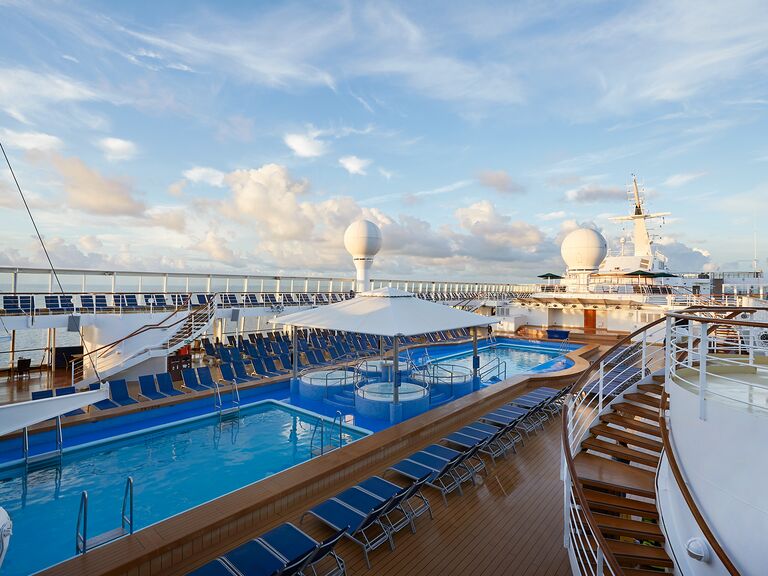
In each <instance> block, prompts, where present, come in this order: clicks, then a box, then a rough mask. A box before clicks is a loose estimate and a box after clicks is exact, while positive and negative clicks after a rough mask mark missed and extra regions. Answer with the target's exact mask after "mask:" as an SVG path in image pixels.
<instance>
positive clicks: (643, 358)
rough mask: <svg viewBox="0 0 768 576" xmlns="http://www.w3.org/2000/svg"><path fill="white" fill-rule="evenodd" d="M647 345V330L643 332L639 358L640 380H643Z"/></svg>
mask: <svg viewBox="0 0 768 576" xmlns="http://www.w3.org/2000/svg"><path fill="white" fill-rule="evenodd" d="M647 344H648V330H643V344H642V348H641V351H642V352H641V356H640V378H641V379H642V378H645V362H646V360H647V357H648V353H647Z"/></svg>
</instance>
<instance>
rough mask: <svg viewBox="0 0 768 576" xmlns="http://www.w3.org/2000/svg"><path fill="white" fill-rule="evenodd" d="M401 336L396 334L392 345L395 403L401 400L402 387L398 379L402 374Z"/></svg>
mask: <svg viewBox="0 0 768 576" xmlns="http://www.w3.org/2000/svg"><path fill="white" fill-rule="evenodd" d="M399 348H400V337H399V336H395V345H394V346H393V347H392V387H393V388H394V390H393V401H394V403H395V404H397V403H398V402H400V389H399V382H398V380H399V379H400V378H399V375H400V366H399V361H400V351H399Z"/></svg>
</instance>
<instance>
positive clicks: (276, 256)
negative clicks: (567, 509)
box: [0, 0, 768, 280]
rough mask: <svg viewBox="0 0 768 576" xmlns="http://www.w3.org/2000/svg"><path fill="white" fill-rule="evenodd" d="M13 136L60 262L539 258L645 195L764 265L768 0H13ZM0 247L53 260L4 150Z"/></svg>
mask: <svg viewBox="0 0 768 576" xmlns="http://www.w3.org/2000/svg"><path fill="white" fill-rule="evenodd" d="M0 20H1V21H2V22H3V23H4V26H3V29H4V33H3V35H2V36H1V37H0V139H2V142H3V144H4V146H5V147H6V149H7V151H8V152H9V154H10V156H11V158H12V161H13V162H14V163H15V165H16V169H17V173H18V176H19V177H20V180H21V183H22V185H23V187H24V188H25V190H26V191H27V192H28V195H29V198H30V200H31V204H32V209H33V211H34V214H35V216H36V218H37V220H38V223H39V225H40V227H41V229H42V231H43V233H44V235H45V237H46V240H47V242H48V244H49V247H50V249H51V252H52V255H53V257H54V262H55V264H57V265H59V266H62V267H108V268H116V269H146V270H163V269H189V270H195V271H201V270H202V271H220V272H226V271H240V272H249V273H254V274H259V273H266V274H272V273H301V274H305V273H312V274H339V273H342V274H349V273H351V270H352V267H351V262H350V261H349V257H348V255H346V253H345V252H344V250H343V246H342V234H343V231H344V228H345V227H346V225H347V224H348V223H349V222H351V221H352V220H354V219H355V218H357V217H360V216H365V217H367V218H369V219H372V220H374V221H376V222H377V223H378V224H379V225H380V226H381V227H382V229H383V233H384V248H383V250H382V253H381V254H380V256H379V258H377V261H376V264H375V269H374V270H375V275H378V276H395V277H419V278H445V279H452V278H477V279H505V280H526V279H530V278H531V277H532V276H535V275H536V274H540V273H542V272H546V271H550V270H555V271H557V270H560V269H562V266H563V264H562V261H561V260H560V257H559V251H558V243H559V241H560V239H561V238H562V236H563V235H564V234H565V233H567V232H568V231H570V230H571V229H573V228H574V227H576V226H578V225H583V224H587V225H593V226H597V227H598V228H600V229H601V230H603V231H604V232H605V234H606V236H607V237H608V238H609V241H611V242H613V243H615V242H616V239H617V237H618V235H619V234H620V232H621V229H620V228H618V227H617V226H616V225H615V224H613V223H611V222H610V221H609V220H608V219H607V217H608V216H609V215H614V214H623V213H625V212H626V211H627V209H628V205H627V198H626V193H625V190H626V186H627V184H628V183H629V181H630V178H631V174H632V173H637V174H638V176H639V178H640V181H641V182H642V183H643V184H644V186H645V188H646V191H647V197H648V205H649V207H650V209H652V210H654V211H662V210H663V211H670V212H672V213H673V215H672V217H670V218H667V220H666V224H665V226H664V227H663V229H662V230H659V231H658V232H659V233H660V234H661V237H660V238H659V244H660V246H659V248H660V249H661V250H662V251H663V252H664V253H665V254H667V256H669V258H670V264H671V266H672V268H674V269H678V270H681V269H700V268H702V267H706V268H708V269H716V268H724V269H734V268H740V269H748V268H749V267H750V266H751V258H752V250H753V231H754V230H757V232H758V257H759V259H760V262H761V265H762V264H764V263H765V256H766V254H765V249H766V247H768V241H766V240H764V239H763V238H761V237H760V233H761V227H762V223H763V222H762V219H763V215H764V214H766V211H767V210H768V175H767V173H768V138H766V136H765V135H766V134H767V133H768V122H767V121H766V110H767V109H768V4H766V3H765V2H760V1H754V2H753V1H743V2H741V1H737V2H728V3H700V2H673V1H659V2H623V3H622V2H600V1H593V2H586V3H579V4H575V3H570V2H540V1H535V2H512V3H509V2H500V3H483V2H477V3H472V4H471V5H469V4H466V3H458V2H457V3H445V2H419V3H388V2H370V3H368V2H348V3H346V2H340V3H332V2H327V3H312V4H304V3H276V2H263V3H254V2H239V3H234V2H229V3H214V2H208V3H204V2H162V3H156V2H151V3H150V2H144V3H142V2H136V3H97V2H83V3H79V4H78V5H77V6H75V5H72V4H66V3H37V2H19V3H17V2H7V1H5V0H0ZM1 174H2V175H1V176H0V210H2V212H1V213H2V222H3V228H4V234H3V235H2V237H1V238H0V263H2V264H5V265H31V264H35V263H40V264H41V263H42V261H41V259H40V252H39V250H38V248H37V247H36V245H35V243H34V238H33V237H32V228H31V225H30V223H29V222H28V220H27V219H25V215H24V213H23V212H22V211H21V204H20V201H19V199H18V197H17V195H15V193H14V191H13V189H12V188H11V187H10V183H9V180H8V176H7V171H6V170H3V171H2V172H1Z"/></svg>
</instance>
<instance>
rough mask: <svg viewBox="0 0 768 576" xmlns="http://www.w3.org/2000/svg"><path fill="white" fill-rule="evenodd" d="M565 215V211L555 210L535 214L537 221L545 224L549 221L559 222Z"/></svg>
mask: <svg viewBox="0 0 768 576" xmlns="http://www.w3.org/2000/svg"><path fill="white" fill-rule="evenodd" d="M566 215H567V213H566V212H565V210H556V211H554V212H543V213H539V214H536V217H537V218H538V219H539V220H544V221H545V222H548V221H550V220H560V219H561V218H565V217H566Z"/></svg>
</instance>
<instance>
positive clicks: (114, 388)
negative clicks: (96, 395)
mask: <svg viewBox="0 0 768 576" xmlns="http://www.w3.org/2000/svg"><path fill="white" fill-rule="evenodd" d="M108 384H109V397H110V398H111V399H112V401H113V402H115V403H117V404H120V406H128V405H129V404H138V402H137V401H136V400H134V399H133V398H131V395H130V394H128V384H126V382H125V380H122V379H120V380H110V381H109V382H108Z"/></svg>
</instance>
